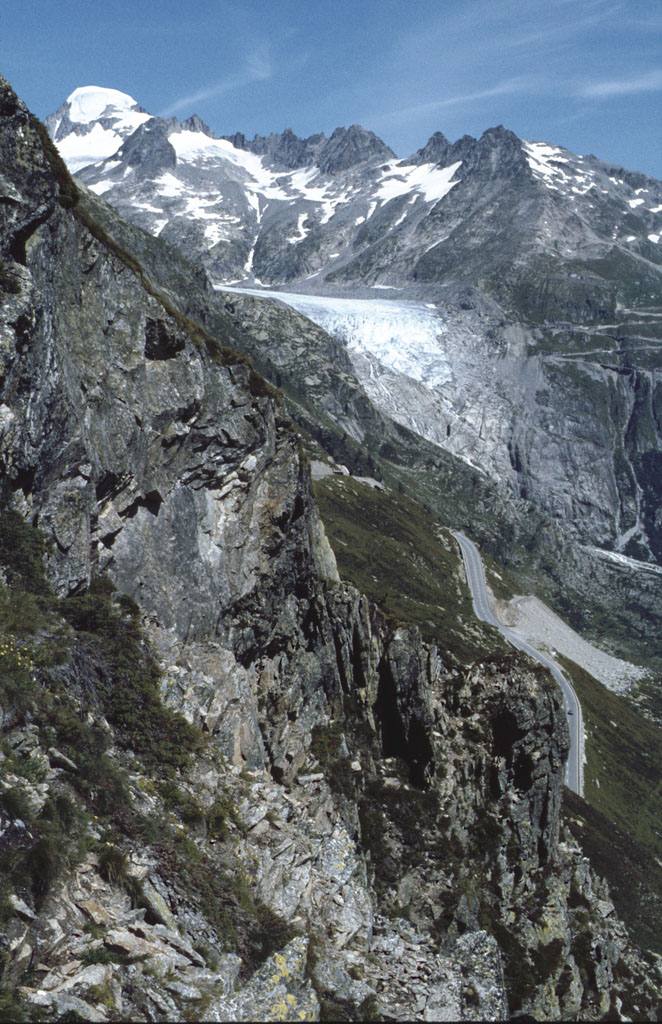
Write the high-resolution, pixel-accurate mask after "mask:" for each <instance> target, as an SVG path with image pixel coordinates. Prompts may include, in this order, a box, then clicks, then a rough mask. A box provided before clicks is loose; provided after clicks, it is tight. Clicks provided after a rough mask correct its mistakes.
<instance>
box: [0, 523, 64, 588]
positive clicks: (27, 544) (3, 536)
mask: <svg viewBox="0 0 662 1024" xmlns="http://www.w3.org/2000/svg"><path fill="white" fill-rule="evenodd" d="M45 554H46V542H45V540H44V537H43V535H42V533H41V531H40V530H38V529H37V528H36V527H34V526H32V525H31V524H30V523H27V522H26V521H25V519H23V517H22V516H21V515H19V513H18V512H14V511H13V510H12V509H5V510H4V511H3V512H1V513H0V565H2V566H4V567H5V569H6V575H7V582H8V583H9V585H10V586H18V587H19V588H20V589H21V590H25V591H27V592H28V593H31V594H37V595H40V596H42V597H44V598H49V599H52V591H51V588H50V584H49V583H48V580H47V579H46V572H45V570H44V555H45Z"/></svg>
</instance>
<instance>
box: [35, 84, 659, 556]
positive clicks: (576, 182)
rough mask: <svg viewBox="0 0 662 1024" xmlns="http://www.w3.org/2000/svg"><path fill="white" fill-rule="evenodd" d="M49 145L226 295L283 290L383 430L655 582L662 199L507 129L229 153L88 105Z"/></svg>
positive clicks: (190, 134)
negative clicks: (627, 561) (381, 416)
mask: <svg viewBox="0 0 662 1024" xmlns="http://www.w3.org/2000/svg"><path fill="white" fill-rule="evenodd" d="M47 125H48V128H49V131H50V132H51V135H52V137H53V139H54V140H55V141H56V143H57V145H58V147H59V148H60V152H61V153H62V155H63V157H64V158H65V160H66V161H67V162H68V163H69V165H70V167H71V168H72V169H73V170H75V171H76V172H77V174H78V177H79V178H80V180H82V181H84V182H85V183H86V184H87V185H88V186H89V188H91V189H92V190H93V191H94V192H96V193H97V194H98V195H101V196H103V198H104V199H106V200H108V201H109V202H110V203H112V205H113V206H114V207H115V208H116V209H117V210H118V212H119V213H120V214H121V215H122V216H123V217H125V218H127V219H128V220H131V221H133V223H135V224H137V225H139V226H141V227H143V228H145V229H146V230H147V231H149V232H150V233H151V234H153V235H156V236H158V237H159V238H162V239H164V240H165V241H168V242H170V243H171V244H173V245H175V246H177V247H178V248H179V249H180V250H181V251H182V252H183V253H184V254H185V255H186V256H187V257H189V258H191V259H193V260H195V261H197V262H198V263H200V264H201V265H202V266H203V267H204V268H205V270H206V271H207V273H208V275H209V277H210V279H211V281H212V282H213V283H214V284H215V285H216V286H217V287H223V286H226V287H233V288H237V287H240V288H245V287H249V288H250V287H252V288H256V287H257V288H264V287H265V286H269V287H271V288H277V289H280V294H281V295H282V297H283V299H285V300H286V301H290V302H293V303H294V304H295V305H296V304H297V302H298V308H300V309H302V310H303V311H304V312H305V314H306V315H307V316H309V317H311V318H312V319H316V320H317V322H318V323H320V324H321V325H322V326H324V327H325V329H327V330H330V331H331V332H332V333H335V335H336V337H338V338H340V339H341V340H342V341H343V342H344V344H345V345H346V346H347V347H348V354H349V356H350V359H351V361H352V367H353V370H354V372H355V373H356V374H357V376H358V378H359V380H360V381H361V383H362V385H363V387H364V388H365V390H366V392H367V393H368V394H369V396H370V397H371V399H372V401H373V402H374V403H375V404H376V405H377V406H378V407H379V408H380V409H381V410H382V411H383V412H385V413H387V414H388V415H389V416H392V417H394V418H395V419H396V420H397V421H398V422H400V423H402V424H403V425H405V426H407V427H409V428H411V429H412V430H414V431H416V432H417V433H419V434H420V435H421V436H423V437H425V438H426V439H428V440H430V441H432V442H433V443H434V444H436V445H440V446H442V447H443V448H445V449H446V450H448V451H449V452H451V453H452V454H454V455H458V456H460V457H461V458H463V459H465V460H468V461H469V462H470V463H471V465H473V466H475V467H477V468H479V469H481V470H482V471H483V472H485V473H486V474H488V475H489V476H490V477H491V478H492V479H493V480H495V481H497V482H498V484H499V485H500V486H502V487H504V488H506V490H507V491H508V492H509V493H510V494H511V495H516V496H518V497H521V498H524V499H525V500H528V501H532V502H533V503H534V504H535V505H537V506H539V507H540V508H541V509H543V510H544V511H545V513H546V514H547V515H550V516H552V518H554V519H556V520H558V522H559V524H561V525H562V526H563V527H565V528H567V529H568V531H569V532H570V534H571V535H572V536H574V537H575V538H576V539H578V540H580V541H581V542H582V543H584V544H588V545H589V546H593V547H597V548H599V549H608V550H610V551H612V552H614V553H616V554H617V555H618V556H619V557H621V556H625V557H629V558H633V559H635V561H645V562H649V561H654V562H658V563H659V562H661V561H662V523H660V521H659V505H660V501H661V500H662V489H661V485H660V482H659V481H660V479H662V454H661V451H662V380H661V379H660V365H661V359H662V357H661V347H660V344H659V340H658V339H659V324H660V317H661V316H662V244H661V240H662V183H661V182H659V181H656V180H653V179H650V178H646V177H645V176H644V175H641V174H638V173H636V172H631V171H626V170H624V169H623V168H617V167H614V166H612V165H609V164H605V163H603V162H601V161H600V160H598V159H597V158H596V157H594V156H586V157H582V156H576V155H574V154H572V153H570V152H569V151H568V150H565V149H562V148H561V147H558V146H553V145H549V144H546V143H541V142H527V141H524V140H522V139H519V138H518V137H517V136H516V135H514V134H513V133H512V132H510V131H508V130H507V129H505V128H503V127H497V128H493V129H490V130H489V131H486V132H485V133H484V135H483V136H482V137H481V138H480V139H478V140H476V139H473V138H470V137H469V136H465V137H463V138H461V139H460V140H458V141H457V142H455V143H451V142H449V141H448V140H447V139H446V138H445V137H444V136H443V135H442V134H441V133H436V134H435V135H433V136H432V138H431V139H430V140H429V141H428V142H427V144H426V145H425V146H424V147H423V148H422V149H420V150H419V151H418V152H417V153H415V154H413V155H412V156H411V157H408V158H406V159H404V160H400V159H398V158H397V157H395V155H394V154H393V153H392V152H391V150H390V149H389V148H388V147H387V146H386V145H385V144H384V143H383V142H381V140H379V139H378V138H377V136H375V135H374V134H373V133H372V132H369V131H366V130H365V129H363V128H361V127H359V126H356V125H355V126H352V127H350V128H338V129H336V131H334V132H333V134H332V135H331V137H330V138H328V139H327V138H326V137H325V136H324V135H323V134H317V135H313V136H311V137H309V138H308V139H299V138H298V137H297V136H296V135H295V134H294V133H293V132H292V131H291V129H286V130H285V131H284V132H283V133H282V134H281V135H277V134H272V135H269V136H266V137H260V136H255V138H253V139H252V140H251V141H248V140H247V139H246V138H245V137H244V136H243V135H241V134H235V135H233V136H231V137H226V138H216V137H215V136H214V133H213V132H212V131H211V129H210V128H208V127H207V126H206V125H205V124H204V123H203V122H202V121H201V120H200V119H199V118H197V117H195V116H193V117H191V118H189V119H188V120H186V121H183V122H179V121H178V120H177V119H176V118H170V119H163V118H158V117H150V116H149V115H148V114H146V113H145V111H144V110H143V108H141V107H140V106H139V105H138V104H137V103H136V102H135V101H134V100H133V99H132V98H131V97H129V96H126V95H124V94H122V93H118V92H116V91H114V90H104V89H97V88H93V87H89V88H83V89H77V90H76V91H75V92H74V93H72V95H71V96H70V97H69V99H68V100H67V101H66V102H65V103H64V104H63V105H62V106H61V107H60V109H59V110H58V111H57V112H56V113H55V114H53V115H52V116H51V117H49V118H48V119H47ZM86 160H87V165H86V166H83V164H84V162H85V161H86ZM283 289H287V291H288V293H293V294H290V295H289V296H288V295H284V294H283ZM297 294H299V295H304V296H305V295H311V296H312V295H315V296H317V297H318V301H310V302H308V304H307V305H306V304H305V299H298V300H297V298H296V295H297ZM324 296H328V297H329V302H328V303H326V305H325V304H324V301H322V300H323V297H324ZM339 298H342V299H344V300H350V304H349V305H345V306H344V307H343V306H342V304H341V305H340V306H339V305H338V301H339ZM366 298H372V299H373V300H375V299H380V300H389V302H390V305H388V306H386V302H385V301H384V306H383V307H381V308H382V314H380V316H378V317H377V320H375V311H376V308H377V307H375V305H374V303H373V305H372V306H371V307H369V306H368V305H366V304H363V305H361V304H360V303H359V305H356V302H358V300H359V299H361V300H363V299H366ZM302 302H304V305H302V304H301V303H302ZM352 302H354V303H355V305H354V306H352V305H351V303H352ZM403 302H404V303H405V305H404V306H403V305H399V306H398V303H401V304H402V303H403ZM412 302H414V303H416V302H418V303H419V304H422V303H426V304H427V306H423V305H419V306H412V305H411V303H412ZM383 309H389V310H391V311H392V316H391V315H388V314H386V315H385V314H383ZM423 320H425V321H426V327H425V328H424V330H423V334H421V331H420V330H419V327H420V325H421V323H422V322H423ZM415 324H416V325H418V326H415ZM301 359H302V360H303V361H304V363H305V360H306V353H305V352H304V353H302V355H301Z"/></svg>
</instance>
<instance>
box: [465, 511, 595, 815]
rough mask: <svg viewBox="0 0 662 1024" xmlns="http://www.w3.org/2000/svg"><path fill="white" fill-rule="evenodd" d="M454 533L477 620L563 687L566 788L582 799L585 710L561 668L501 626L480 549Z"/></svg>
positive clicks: (512, 631) (466, 538)
mask: <svg viewBox="0 0 662 1024" xmlns="http://www.w3.org/2000/svg"><path fill="white" fill-rule="evenodd" d="M451 532H452V534H453V536H454V537H455V540H456V541H457V543H458V544H459V546H460V551H461V552H462V559H463V561H464V567H465V570H466V574H467V583H468V584H469V589H470V591H471V598H472V600H473V606H474V611H475V613H476V616H477V618H479V619H481V620H482V621H483V622H487V623H489V625H491V626H495V627H496V628H497V629H498V630H499V632H500V633H501V635H502V636H504V637H505V639H506V640H507V641H508V643H510V644H512V645H513V647H516V648H517V649H518V650H520V651H524V652H525V654H528V655H530V657H532V658H533V659H534V660H535V661H537V662H539V663H540V664H541V665H544V666H545V668H547V669H549V671H550V672H551V673H552V675H553V677H554V679H555V680H556V682H557V683H558V684H559V686H560V687H561V690H562V692H563V698H564V701H565V706H566V711H567V715H568V727H569V730H570V751H569V753H568V761H567V764H566V770H565V784H566V786H567V787H568V789H571V790H573V792H574V793H578V794H579V796H583V795H584V772H583V761H584V723H583V719H582V708H581V704H580V703H579V700H578V699H577V694H576V693H575V691H574V689H573V688H572V685H571V684H570V683H569V682H568V680H567V679H566V677H565V676H564V675H563V673H562V672H561V670H560V668H559V667H558V665H557V664H556V663H555V662H553V661H552V659H551V658H549V657H547V655H546V654H542V653H541V652H540V651H538V650H536V648H535V647H532V646H531V644H529V643H527V641H526V640H524V639H523V638H522V637H520V636H519V635H518V634H517V633H516V632H515V631H514V630H512V629H509V628H508V626H503V625H502V624H501V623H500V622H499V620H498V619H497V617H496V615H495V614H494V613H493V611H492V609H491V608H490V605H489V602H488V599H487V584H486V582H485V571H484V569H483V563H482V560H481V557H480V554H479V552H478V548H477V547H476V545H475V544H474V543H473V542H472V541H470V540H469V538H468V537H465V536H464V534H462V533H458V532H457V531H456V530H452V531H451Z"/></svg>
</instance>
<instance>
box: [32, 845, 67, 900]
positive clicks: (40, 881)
mask: <svg viewBox="0 0 662 1024" xmlns="http://www.w3.org/2000/svg"><path fill="white" fill-rule="evenodd" d="M65 861H66V857H65V853H64V850H63V847H62V844H61V843H58V842H57V841H56V839H55V837H54V836H52V835H43V836H41V838H39V839H38V840H37V842H36V843H35V845H34V846H33V847H32V849H31V850H30V852H29V853H28V857H27V862H28V869H29V871H30V874H31V876H32V887H33V890H34V893H35V895H36V896H45V895H46V894H47V893H48V892H49V890H50V888H51V886H52V884H53V882H54V881H55V879H56V878H57V876H58V875H59V873H60V871H61V870H62V868H63V866H64V864H65Z"/></svg>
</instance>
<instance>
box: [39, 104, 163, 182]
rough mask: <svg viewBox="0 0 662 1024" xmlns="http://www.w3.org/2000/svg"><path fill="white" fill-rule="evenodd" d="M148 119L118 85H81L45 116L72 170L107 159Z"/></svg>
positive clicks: (148, 115)
mask: <svg viewBox="0 0 662 1024" xmlns="http://www.w3.org/2000/svg"><path fill="white" fill-rule="evenodd" d="M150 119H151V114H148V113H147V111H146V110H144V109H143V107H141V106H140V105H139V104H138V103H137V102H136V101H135V100H134V99H133V97H132V96H129V95H128V94H127V93H125V92H120V91H119V90H118V89H106V88H103V87H101V86H97V85H85V86H81V87H79V88H78V89H74V91H73V92H72V93H71V94H70V95H69V96H68V97H67V99H66V100H65V101H64V103H63V104H62V106H61V107H60V108H59V110H57V111H56V112H55V113H54V114H51V115H50V117H48V118H46V127H47V128H48V130H49V132H50V134H51V136H52V138H53V139H54V140H55V142H56V143H57V146H58V149H59V150H60V153H61V154H62V157H63V158H64V160H65V161H66V163H67V164H68V166H69V168H70V169H71V170H72V171H79V170H80V169H81V168H82V167H86V166H87V165H88V164H92V163H98V162H99V161H100V160H106V159H108V157H110V156H112V155H113V154H114V153H116V152H117V150H118V149H119V148H120V146H121V145H122V143H123V142H124V140H125V139H127V138H128V137H129V136H130V135H132V134H133V132H135V130H136V129H137V128H138V127H140V125H141V124H144V123H145V121H149V120H150Z"/></svg>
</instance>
